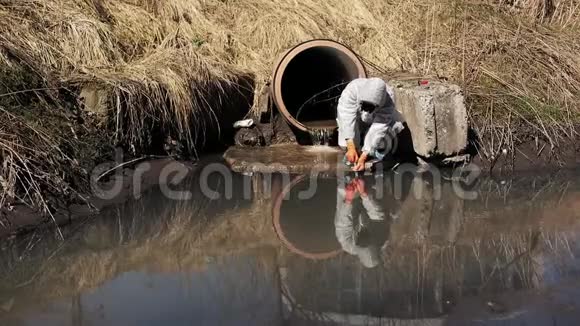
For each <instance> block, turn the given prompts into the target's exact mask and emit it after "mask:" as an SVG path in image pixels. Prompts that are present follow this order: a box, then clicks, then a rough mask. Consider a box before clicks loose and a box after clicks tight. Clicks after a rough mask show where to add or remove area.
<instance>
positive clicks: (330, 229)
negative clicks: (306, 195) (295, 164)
mask: <svg viewBox="0 0 580 326" xmlns="http://www.w3.org/2000/svg"><path fill="white" fill-rule="evenodd" d="M308 180H309V179H308V178H307V176H305V175H302V176H296V177H294V179H293V180H292V181H291V182H290V183H289V184H287V185H286V186H285V187H280V184H279V183H278V184H277V186H275V187H273V189H272V190H273V193H272V194H273V197H272V198H273V202H272V223H273V225H274V229H275V231H276V234H277V235H278V238H279V239H280V241H281V242H282V243H283V244H284V246H286V248H288V249H289V250H290V251H291V252H293V253H295V254H298V255H300V256H302V257H305V258H308V259H313V260H324V259H329V258H332V257H334V256H337V255H338V254H339V253H340V252H342V249H341V248H340V244H339V243H338V241H337V240H336V237H335V235H334V224H333V220H334V211H332V209H334V208H335V207H330V208H328V209H327V211H329V212H330V216H329V217H330V218H328V219H323V220H322V221H321V219H320V218H322V217H321V216H315V214H313V215H310V216H308V215H304V214H296V215H294V214H292V215H284V214H282V210H283V205H284V203H286V205H292V204H293V202H292V201H290V200H286V199H287V198H289V194H290V192H291V191H292V189H295V188H298V187H299V186H300V185H301V184H302V183H303V182H308ZM322 193H324V192H322ZM335 196H336V195H335V194H333V197H335ZM294 204H297V205H298V206H300V205H301V204H300V203H297V202H294ZM302 206H303V205H302ZM317 218H318V220H316V221H315V220H314V219H317ZM325 222H329V223H325ZM321 228H322V229H321Z"/></svg>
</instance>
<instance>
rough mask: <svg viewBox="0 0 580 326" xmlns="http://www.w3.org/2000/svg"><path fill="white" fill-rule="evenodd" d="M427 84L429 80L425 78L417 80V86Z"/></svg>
mask: <svg viewBox="0 0 580 326" xmlns="http://www.w3.org/2000/svg"><path fill="white" fill-rule="evenodd" d="M427 85H429V81H428V80H427V79H422V80H419V86H427Z"/></svg>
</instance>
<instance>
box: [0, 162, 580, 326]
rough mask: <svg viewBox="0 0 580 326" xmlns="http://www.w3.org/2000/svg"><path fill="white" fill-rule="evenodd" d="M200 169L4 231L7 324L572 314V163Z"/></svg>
mask: <svg viewBox="0 0 580 326" xmlns="http://www.w3.org/2000/svg"><path fill="white" fill-rule="evenodd" d="M202 170H203V169H202V168H200V171H198V172H196V173H194V175H192V176H191V177H190V178H188V179H187V180H185V181H183V182H182V183H180V184H179V185H177V186H174V187H172V188H171V189H170V190H171V191H170V192H169V195H168V189H165V188H162V187H160V188H159V189H154V190H152V191H148V192H147V193H145V194H143V195H142V196H141V198H140V199H137V200H134V201H131V202H127V203H125V204H123V205H121V206H118V207H114V208H111V209H108V210H107V211H104V212H103V213H102V214H101V216H99V217H98V218H94V219H90V220H85V221H79V222H77V223H75V224H73V225H71V226H68V227H64V228H62V232H63V234H64V235H65V241H60V240H58V239H57V238H56V237H55V232H54V230H44V231H37V232H35V233H33V234H29V235H27V236H24V237H19V238H15V239H10V240H3V241H2V246H1V248H0V325H71V326H76V325H578V324H579V323H580V310H579V309H580V279H578V276H579V275H580V260H579V258H578V255H580V242H579V240H580V219H579V218H580V181H578V180H579V179H578V176H579V174H578V173H575V172H559V173H558V174H550V175H542V176H537V175H521V176H514V177H513V178H509V179H494V178H481V179H479V180H477V182H476V184H475V185H474V186H472V187H469V188H468V189H467V190H469V193H466V192H461V191H459V190H458V189H457V188H461V187H458V185H457V184H453V183H452V182H451V181H449V180H448V179H447V178H442V179H441V180H437V179H436V178H432V177H426V176H420V175H412V174H407V175H405V176H401V175H398V174H395V173H390V174H386V175H384V176H380V177H364V178H361V179H354V178H353V179H351V178H348V179H347V180H345V179H343V178H340V179H337V178H314V179H313V178H311V177H308V176H292V177H289V178H285V177H283V176H279V175H274V176H264V175H254V176H252V177H250V176H242V175H237V174H232V175H231V177H229V176H228V177H224V176H223V175H221V174H220V173H211V174H209V177H207V178H206V174H207V173H206V174H204V173H203V172H202ZM222 173H223V171H222ZM226 174H227V173H226ZM177 190H179V191H181V192H176V191H177ZM168 197H173V199H170V198H168Z"/></svg>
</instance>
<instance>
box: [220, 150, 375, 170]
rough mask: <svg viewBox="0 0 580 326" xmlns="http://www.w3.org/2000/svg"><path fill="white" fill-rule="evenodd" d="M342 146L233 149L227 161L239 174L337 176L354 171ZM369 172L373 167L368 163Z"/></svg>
mask: <svg viewBox="0 0 580 326" xmlns="http://www.w3.org/2000/svg"><path fill="white" fill-rule="evenodd" d="M343 157H344V153H343V152H342V150H341V149H340V148H338V147H330V146H301V145H297V144H281V145H273V146H268V147H237V146H235V147H230V148H229V149H228V150H227V151H226V152H225V153H224V159H225V160H226V162H227V163H228V164H229V165H230V167H231V169H232V170H233V171H234V172H238V173H289V174H309V173H320V174H322V175H336V174H337V173H339V172H345V171H351V168H350V167H348V166H346V165H345V164H344V163H343V162H342V160H343ZM366 168H367V170H371V169H372V168H373V166H372V163H367V166H366Z"/></svg>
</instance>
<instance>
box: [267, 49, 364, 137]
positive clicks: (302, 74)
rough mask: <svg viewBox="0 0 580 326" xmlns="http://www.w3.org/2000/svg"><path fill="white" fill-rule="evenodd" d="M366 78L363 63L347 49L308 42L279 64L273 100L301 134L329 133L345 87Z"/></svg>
mask: <svg viewBox="0 0 580 326" xmlns="http://www.w3.org/2000/svg"><path fill="white" fill-rule="evenodd" d="M364 77H366V72H365V68H364V66H363V64H362V62H361V60H360V59H359V58H358V56H357V55H356V54H355V53H354V52H353V51H352V50H350V49H349V48H347V47H346V46H344V45H342V44H339V43H336V42H334V41H329V40H313V41H308V42H305V43H302V44H299V45H297V46H296V47H294V48H292V49H290V50H289V51H287V52H286V53H284V55H282V57H281V58H280V60H279V61H278V63H277V64H276V66H275V69H274V73H273V76H272V85H271V87H272V89H271V91H272V98H273V100H274V103H275V104H276V106H277V107H278V110H279V111H280V113H282V115H284V117H285V118H286V120H287V121H288V122H289V123H290V124H291V125H292V126H294V127H295V128H297V129H298V130H300V131H309V130H310V131H311V130H317V129H329V128H333V127H335V126H336V120H335V119H336V107H335V103H336V100H337V99H338V97H339V96H340V94H341V93H342V91H343V90H344V87H345V86H346V83H348V82H350V81H351V80H353V79H356V78H364ZM310 101H311V102H314V101H316V102H317V104H316V107H313V106H311V105H308V104H306V105H305V103H310ZM298 113H300V114H299V116H297V115H298Z"/></svg>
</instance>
